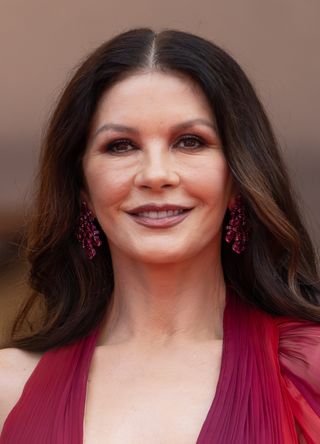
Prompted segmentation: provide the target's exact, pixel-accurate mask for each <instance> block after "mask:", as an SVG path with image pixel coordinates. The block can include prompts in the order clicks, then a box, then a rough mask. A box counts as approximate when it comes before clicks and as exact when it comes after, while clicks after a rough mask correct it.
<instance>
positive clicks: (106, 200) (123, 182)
mask: <svg viewBox="0 0 320 444" xmlns="http://www.w3.org/2000/svg"><path fill="white" fill-rule="evenodd" d="M85 177H86V181H87V186H88V190H89V196H90V200H91V203H92V206H93V210H94V212H95V214H96V215H97V216H98V214H99V213H101V212H104V210H106V209H107V208H108V207H111V206H115V205H117V204H118V203H121V200H122V199H124V198H125V197H126V196H127V195H128V191H129V190H130V187H131V182H132V177H131V174H130V173H129V172H128V171H127V172H126V171H125V170H122V171H121V174H120V173H119V171H117V169H116V168H110V167H107V166H106V165H103V163H100V164H98V163H96V164H95V165H88V166H87V168H86V175H85Z"/></svg>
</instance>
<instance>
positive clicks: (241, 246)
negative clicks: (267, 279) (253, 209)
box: [225, 194, 250, 254]
mask: <svg viewBox="0 0 320 444" xmlns="http://www.w3.org/2000/svg"><path fill="white" fill-rule="evenodd" d="M230 214H231V216H230V220H229V223H228V225H227V226H226V230H227V233H226V236H225V240H226V242H228V243H230V242H232V241H233V244H232V250H233V251H234V252H235V253H238V254H240V253H242V252H243V251H244V250H245V249H246V245H247V242H248V240H249V231H250V230H249V220H248V215H247V211H246V207H245V204H244V202H243V198H242V195H241V194H238V195H237V196H236V198H235V203H234V205H233V207H232V208H231V210H230Z"/></svg>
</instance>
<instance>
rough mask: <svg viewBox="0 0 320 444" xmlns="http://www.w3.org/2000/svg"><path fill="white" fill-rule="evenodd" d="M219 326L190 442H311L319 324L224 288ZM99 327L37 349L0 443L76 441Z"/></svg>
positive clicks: (317, 399)
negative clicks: (205, 399) (207, 398)
mask: <svg viewBox="0 0 320 444" xmlns="http://www.w3.org/2000/svg"><path fill="white" fill-rule="evenodd" d="M223 328H224V338H223V352H222V360H221V369H220V376H219V380H218V385H217V388H216V393H215V397H214V399H213V401H212V404H211V407H210V409H209V411H208V414H207V416H206V418H205V421H204V423H203V425H202V428H201V431H200V434H199V437H198V439H197V442H196V444H257V443H259V444H319V443H320V324H317V323H312V322H309V321H303V320H302V321H299V320H295V319H291V318H288V317H273V316H271V315H268V314H267V313H265V312H263V311H260V310H258V309H257V308H254V307H251V306H249V305H248V303H246V302H244V301H242V300H241V299H240V298H239V297H238V296H237V295H236V294H235V293H234V292H232V291H231V290H230V289H228V291H227V299H226V307H225V311H224V321H223ZM99 330H100V327H99V326H98V327H97V328H95V329H94V330H93V331H92V333H91V334H90V335H89V336H88V337H86V338H83V339H81V340H79V341H77V342H75V343H74V344H70V345H68V346H64V347H60V348H57V349H52V350H49V351H47V352H46V353H45V354H44V355H43V356H42V358H41V359H40V361H39V363H38V365H37V366H36V368H35V370H34V371H33V373H32V374H31V376H30V378H29V379H28V381H27V383H26V384H25V387H24V390H23V392H22V394H21V397H20V399H19V401H18V402H17V404H16V405H15V407H14V408H13V409H12V410H11V412H10V414H9V415H8V417H7V419H6V422H5V424H4V427H3V430H2V433H1V436H0V444H44V443H45V444H83V422H84V410H85V398H86V387H87V379H88V372H89V366H90V362H91V359H92V354H93V352H94V348H95V345H96V340H97V336H98V333H99ZM186 421H188V418H186Z"/></svg>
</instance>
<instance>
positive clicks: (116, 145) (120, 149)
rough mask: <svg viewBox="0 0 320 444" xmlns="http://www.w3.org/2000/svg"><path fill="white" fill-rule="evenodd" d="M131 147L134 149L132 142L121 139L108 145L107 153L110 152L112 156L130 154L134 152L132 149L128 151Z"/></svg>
mask: <svg viewBox="0 0 320 444" xmlns="http://www.w3.org/2000/svg"><path fill="white" fill-rule="evenodd" d="M130 146H131V147H133V145H132V142H131V140H129V139H119V140H115V141H113V142H110V143H108V144H107V146H106V151H107V152H110V153H111V154H118V153H128V152H129V151H132V149H128V147H130ZM134 149H135V148H134Z"/></svg>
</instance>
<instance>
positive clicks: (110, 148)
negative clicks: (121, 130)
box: [106, 135, 206, 154]
mask: <svg viewBox="0 0 320 444" xmlns="http://www.w3.org/2000/svg"><path fill="white" fill-rule="evenodd" d="M190 140H195V141H196V142H198V144H199V145H198V146H197V147H184V149H187V150H190V151H193V150H194V151H195V150H197V149H199V148H200V146H205V145H206V143H205V142H204V140H203V139H201V138H200V137H198V136H194V135H186V136H183V137H180V139H179V140H178V142H181V141H190ZM125 144H131V145H132V142H131V140H130V139H119V140H114V141H113V142H110V143H108V144H107V145H106V151H107V152H109V153H112V154H122V153H129V152H131V151H133V150H126V151H114V148H115V147H117V146H119V145H125ZM133 146H134V145H133Z"/></svg>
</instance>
